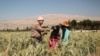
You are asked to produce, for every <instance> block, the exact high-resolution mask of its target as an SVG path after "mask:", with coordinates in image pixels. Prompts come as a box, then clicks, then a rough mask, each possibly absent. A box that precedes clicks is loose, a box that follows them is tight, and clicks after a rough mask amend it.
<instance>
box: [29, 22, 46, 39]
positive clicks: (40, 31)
mask: <svg viewBox="0 0 100 56" xmlns="http://www.w3.org/2000/svg"><path fill="white" fill-rule="evenodd" d="M31 31H32V32H31V36H32V37H34V38H40V37H42V35H44V34H45V33H47V31H46V29H44V28H42V27H41V26H40V25H39V24H35V25H32V27H31Z"/></svg>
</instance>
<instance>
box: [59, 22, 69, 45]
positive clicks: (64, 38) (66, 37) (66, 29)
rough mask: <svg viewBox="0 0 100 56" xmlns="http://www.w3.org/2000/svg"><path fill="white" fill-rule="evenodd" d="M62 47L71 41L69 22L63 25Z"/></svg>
mask: <svg viewBox="0 0 100 56" xmlns="http://www.w3.org/2000/svg"><path fill="white" fill-rule="evenodd" d="M61 30H62V33H61V35H62V36H61V45H67V44H68V41H69V35H70V26H69V22H68V21H64V22H62V23H61Z"/></svg>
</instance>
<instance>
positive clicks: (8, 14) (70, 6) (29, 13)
mask: <svg viewBox="0 0 100 56" xmlns="http://www.w3.org/2000/svg"><path fill="white" fill-rule="evenodd" d="M45 14H67V15H81V16H92V17H100V0H0V20H10V19H19V18H27V17H33V16H39V15H45Z"/></svg>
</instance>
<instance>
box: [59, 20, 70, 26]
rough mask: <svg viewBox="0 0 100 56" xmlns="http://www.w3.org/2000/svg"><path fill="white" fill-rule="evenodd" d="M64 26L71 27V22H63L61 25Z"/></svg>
mask: <svg viewBox="0 0 100 56" xmlns="http://www.w3.org/2000/svg"><path fill="white" fill-rule="evenodd" d="M60 24H61V25H63V26H69V22H68V21H63V22H62V23H60Z"/></svg>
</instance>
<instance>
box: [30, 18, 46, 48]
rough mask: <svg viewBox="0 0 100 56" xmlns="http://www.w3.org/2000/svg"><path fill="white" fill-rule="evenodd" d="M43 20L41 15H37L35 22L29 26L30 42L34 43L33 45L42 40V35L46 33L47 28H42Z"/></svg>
mask: <svg viewBox="0 0 100 56" xmlns="http://www.w3.org/2000/svg"><path fill="white" fill-rule="evenodd" d="M43 22H44V19H43V17H39V18H38V19H37V24H35V25H32V27H31V43H32V44H33V45H35V47H36V45H38V44H40V43H41V42H42V37H43V35H45V34H47V30H46V29H44V28H42V24H43Z"/></svg>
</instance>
